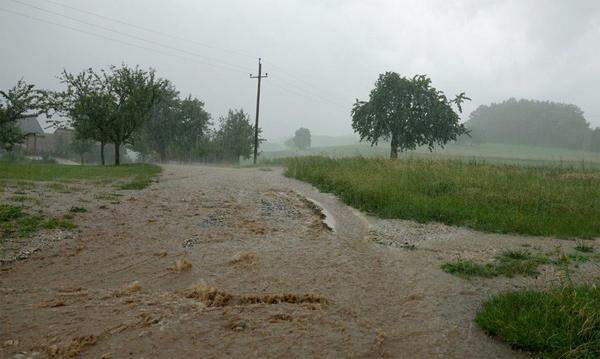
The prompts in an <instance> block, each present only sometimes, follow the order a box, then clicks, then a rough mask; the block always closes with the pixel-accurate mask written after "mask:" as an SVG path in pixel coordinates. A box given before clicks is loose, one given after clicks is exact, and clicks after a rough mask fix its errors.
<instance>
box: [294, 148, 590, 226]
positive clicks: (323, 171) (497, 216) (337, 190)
mask: <svg viewBox="0 0 600 359" xmlns="http://www.w3.org/2000/svg"><path fill="white" fill-rule="evenodd" d="M284 163H285V165H286V166H287V170H286V175H287V176H290V177H294V178H298V179H300V180H303V181H306V182H309V183H312V184H313V185H315V186H316V187H318V188H319V189H321V190H323V191H326V192H332V193H334V194H336V195H338V196H339V197H340V198H341V199H342V200H343V201H344V202H346V203H347V204H349V205H351V206H353V207H356V208H359V209H362V210H364V211H366V212H369V213H372V214H375V215H378V216H380V217H384V218H402V219H412V220H416V221H419V222H430V221H435V222H442V223H446V224H449V225H457V226H467V227H470V228H474V229H478V230H483V231H488V232H499V233H521V234H527V235H541V236H558V237H581V238H590V237H598V236H600V171H597V170H592V169H586V170H575V169H566V168H558V167H522V166H515V165H492V164H481V163H468V162H464V161H456V160H454V161H452V160H417V159H409V160H398V161H390V160H384V159H365V158H346V159H330V158H325V157H297V158H290V159H286V160H284Z"/></svg>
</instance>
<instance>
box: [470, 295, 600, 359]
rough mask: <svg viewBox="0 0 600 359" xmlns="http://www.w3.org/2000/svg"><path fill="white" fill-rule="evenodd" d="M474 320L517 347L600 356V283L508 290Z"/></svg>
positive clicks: (549, 353) (567, 355) (553, 353)
mask: <svg viewBox="0 0 600 359" xmlns="http://www.w3.org/2000/svg"><path fill="white" fill-rule="evenodd" d="M475 322H476V323H477V324H478V325H480V326H481V327H482V328H483V329H484V330H486V331H487V332H488V333H490V334H491V335H494V336H497V337H498V338H500V339H501V340H503V341H505V342H507V343H509V344H510V345H512V346H513V347H517V348H520V349H524V350H528V351H532V352H534V353H537V354H540V356H542V357H551V358H598V357H600V287H597V286H580V287H571V286H565V287H562V288H555V289H551V290H548V291H532V290H525V291H519V292H513V293H505V294H501V295H498V296H496V297H493V298H492V299H490V300H489V301H487V302H486V303H484V305H483V307H482V309H481V310H480V311H479V312H478V313H477V315H476V318H475Z"/></svg>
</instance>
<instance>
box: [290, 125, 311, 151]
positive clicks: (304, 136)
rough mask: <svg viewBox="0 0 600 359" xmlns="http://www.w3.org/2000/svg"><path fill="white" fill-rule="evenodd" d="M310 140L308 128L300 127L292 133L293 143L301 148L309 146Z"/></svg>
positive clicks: (304, 148)
mask: <svg viewBox="0 0 600 359" xmlns="http://www.w3.org/2000/svg"><path fill="white" fill-rule="evenodd" d="M310 140H311V138H310V130H309V129H308V128H304V127H300V128H299V129H297V130H296V132H295V133H294V138H293V141H294V145H295V146H296V147H297V148H299V149H301V150H306V149H308V148H310Z"/></svg>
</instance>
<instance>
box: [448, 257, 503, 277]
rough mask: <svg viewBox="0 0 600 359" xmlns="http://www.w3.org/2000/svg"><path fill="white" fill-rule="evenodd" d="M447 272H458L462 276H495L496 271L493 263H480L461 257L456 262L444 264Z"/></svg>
mask: <svg viewBox="0 0 600 359" xmlns="http://www.w3.org/2000/svg"><path fill="white" fill-rule="evenodd" d="M442 270H443V271H444V272H446V273H451V274H456V275H458V276H461V277H467V278H468V277H494V276H496V272H495V271H494V267H493V266H492V265H491V264H486V265H482V264H478V263H475V262H473V261H470V260H462V259H459V260H457V261H454V262H450V263H444V264H442Z"/></svg>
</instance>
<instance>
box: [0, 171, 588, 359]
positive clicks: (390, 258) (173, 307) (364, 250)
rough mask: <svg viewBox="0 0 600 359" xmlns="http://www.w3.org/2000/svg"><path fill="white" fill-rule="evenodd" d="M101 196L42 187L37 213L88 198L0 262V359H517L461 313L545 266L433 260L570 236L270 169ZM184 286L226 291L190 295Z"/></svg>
mask: <svg viewBox="0 0 600 359" xmlns="http://www.w3.org/2000/svg"><path fill="white" fill-rule="evenodd" d="M105 190H106V189H103V188H100V187H98V186H96V187H88V188H87V190H86V192H85V194H81V193H55V194H53V195H52V196H53V197H52V198H51V202H52V203H51V205H49V207H48V208H47V210H52V211H59V212H60V211H61V210H62V211H63V212H64V211H65V208H69V207H70V206H72V205H73V203H77V201H78V200H79V201H82V203H83V205H85V206H86V207H87V208H88V212H87V213H83V214H78V215H77V216H76V218H75V221H76V223H77V224H78V228H79V230H78V231H74V232H73V234H72V236H67V237H66V238H65V239H64V240H61V241H58V242H52V243H53V244H52V245H49V246H46V247H44V248H42V249H41V250H39V251H37V252H35V253H34V254H33V255H32V256H31V257H30V258H28V259H26V260H20V261H15V262H11V263H8V264H3V265H2V267H0V269H1V271H0V295H1V297H2V300H1V303H0V319H1V320H0V322H1V323H2V327H1V328H0V345H2V346H1V347H0V357H2V358H11V357H15V356H16V357H23V358H24V357H27V356H34V357H47V356H59V357H60V356H81V357H90V358H99V357H103V356H104V357H105V358H123V357H170V358H184V357H196V358H220V357H235V358H242V357H261V358H262V357H317V358H328V357H331V358H334V357H395V358H436V357H440V358H441V357H444V358H447V357H451V358H483V357H485V358H512V357H522V356H525V355H524V354H523V353H520V352H518V351H515V350H512V349H511V348H510V347H509V346H507V345H505V344H503V343H501V342H499V341H497V340H495V339H493V338H490V337H488V336H487V335H486V334H485V333H483V332H482V331H481V330H480V329H479V328H478V327H477V326H476V325H475V324H474V323H473V318H474V315H475V313H476V311H477V309H478V308H479V306H480V305H481V303H482V301H484V300H485V299H486V298H488V297H489V296H490V295H493V294H495V293H498V292H501V291H505V290H512V289H517V288H523V287H527V286H529V287H531V286H533V287H544V286H547V285H549V284H551V283H553V282H554V281H555V280H556V277H557V275H556V273H555V272H554V269H553V268H551V267H548V268H543V271H542V272H541V274H540V275H539V276H537V277H535V278H513V279H507V278H494V279H474V280H464V279H461V278H458V277H455V276H452V275H449V274H446V273H444V272H442V271H441V270H440V265H441V264H442V263H444V262H447V261H449V260H453V259H456V258H458V257H460V258H470V259H478V260H486V259H490V258H492V257H493V256H494V255H496V254H497V253H498V252H499V251H501V250H502V249H505V248H520V247H521V246H523V245H527V246H533V247H535V248H538V249H539V250H541V251H550V250H552V249H553V248H554V247H555V246H557V245H558V246H563V247H565V248H570V247H572V246H573V243H572V242H567V241H560V240H557V239H549V238H534V237H518V236H506V235H494V234H483V233H479V232H475V231H470V230H466V229H461V228H452V227H447V226H443V225H439V224H429V225H423V224H417V223H414V222H411V221H383V220H378V219H375V218H371V217H368V216H365V215H363V214H360V213H359V212H357V211H356V210H353V209H351V208H349V207H347V206H345V205H343V204H342V203H340V202H339V201H338V200H337V199H336V198H334V197H333V196H331V195H328V194H322V193H319V192H318V191H317V190H315V189H314V188H313V187H312V186H310V185H308V184H306V183H302V182H299V181H296V180H293V179H288V178H285V177H284V176H283V175H282V171H281V170H280V169H272V170H265V169H257V168H253V169H233V168H221V167H202V166H175V165H170V166H165V167H164V171H163V174H162V175H161V177H160V180H159V182H158V183H155V184H153V185H152V186H151V187H149V188H147V189H145V190H143V191H118V192H120V194H122V195H123V196H120V200H119V201H114V200H112V201H111V200H100V199H97V200H91V199H90V198H97V197H98V196H97V193H100V192H102V191H105ZM111 191H114V189H112V190H111ZM86 196H87V197H88V199H87V200H86V199H85V198H83V197H86ZM307 199H309V200H308V201H307ZM315 203H316V204H317V206H315V205H314V204H315ZM318 207H321V208H322V210H323V211H321V210H319V208H318ZM322 212H324V213H326V214H327V216H328V218H327V222H328V223H329V225H330V226H332V227H334V228H333V230H331V229H329V228H327V226H324V225H323V220H324V219H323V218H322ZM40 235H43V234H40ZM33 240H35V239H33ZM406 243H409V244H412V245H414V246H415V247H414V249H412V250H409V249H406V247H403V246H404V245H405V244H406ZM189 265H191V267H190V266H189ZM590 268H592V267H590ZM590 268H588V267H585V266H583V267H582V270H581V271H580V272H581V273H579V274H576V276H577V277H578V278H580V279H581V280H586V279H588V277H590V276H593V275H596V274H597V271H596V270H595V269H590ZM196 285H201V286H205V287H206V286H208V287H212V288H214V289H215V290H216V291H218V293H226V294H227V295H231V298H234V299H235V300H231V301H229V302H228V301H227V300H225V301H220V302H218V303H217V301H215V300H211V301H206V300H201V299H199V298H200V297H201V296H198V295H190V294H189V293H190V292H189V291H190V288H192V287H194V286H196ZM247 298H261V299H260V300H257V301H255V302H250V301H248V300H247ZM281 298H287V299H285V300H282V299H281ZM302 298H304V299H302ZM307 298H309V299H307ZM310 298H319V299H318V300H313V299H310Z"/></svg>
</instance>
